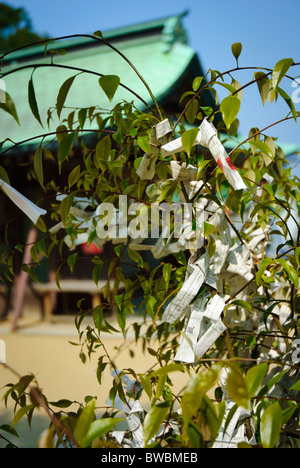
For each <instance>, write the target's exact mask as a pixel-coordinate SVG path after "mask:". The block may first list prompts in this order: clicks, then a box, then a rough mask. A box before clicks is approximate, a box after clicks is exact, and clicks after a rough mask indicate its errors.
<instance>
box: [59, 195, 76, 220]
mask: <svg viewBox="0 0 300 468" xmlns="http://www.w3.org/2000/svg"><path fill="white" fill-rule="evenodd" d="M74 197H75V193H71V194H70V195H68V196H67V197H65V198H64V199H63V200H62V202H61V204H60V215H61V220H62V223H63V225H64V226H67V224H68V215H69V211H70V208H71V206H72V204H73V200H74Z"/></svg>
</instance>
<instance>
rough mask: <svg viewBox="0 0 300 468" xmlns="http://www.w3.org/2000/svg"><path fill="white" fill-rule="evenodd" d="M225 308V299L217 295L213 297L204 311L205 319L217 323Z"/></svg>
mask: <svg viewBox="0 0 300 468" xmlns="http://www.w3.org/2000/svg"><path fill="white" fill-rule="evenodd" d="M224 307H225V301H224V299H223V298H222V297H221V296H219V295H218V294H216V295H215V296H213V297H212V298H211V299H210V301H209V303H208V304H207V307H206V309H205V311H204V317H205V318H206V319H207V320H211V321H212V322H217V321H218V320H219V318H220V317H221V314H222V312H223V310H224Z"/></svg>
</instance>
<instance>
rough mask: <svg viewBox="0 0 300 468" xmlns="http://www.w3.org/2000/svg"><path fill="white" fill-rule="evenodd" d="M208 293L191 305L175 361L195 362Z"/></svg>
mask: <svg viewBox="0 0 300 468" xmlns="http://www.w3.org/2000/svg"><path fill="white" fill-rule="evenodd" d="M206 301H207V295H206V294H204V295H203V296H201V297H200V298H199V299H197V301H195V303H194V304H192V306H191V311H190V316H189V317H188V318H187V321H186V325H185V327H184V330H183V333H182V335H181V337H180V341H179V348H178V350H177V353H176V356H175V358H174V360H175V361H181V362H188V363H191V362H194V361H195V348H196V344H197V340H198V337H199V335H200V334H201V325H202V320H203V313H204V310H205V304H206Z"/></svg>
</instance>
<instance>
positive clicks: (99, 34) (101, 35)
mask: <svg viewBox="0 0 300 468" xmlns="http://www.w3.org/2000/svg"><path fill="white" fill-rule="evenodd" d="M93 35H94V36H97V37H101V38H103V34H102V32H101V31H100V30H99V29H98V31H95V32H94V34H93Z"/></svg>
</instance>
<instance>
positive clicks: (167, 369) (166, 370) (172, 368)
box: [151, 363, 184, 377]
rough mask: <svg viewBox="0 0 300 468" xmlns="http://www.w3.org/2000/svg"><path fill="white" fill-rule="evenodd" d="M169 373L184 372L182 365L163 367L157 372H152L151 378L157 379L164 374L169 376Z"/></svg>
mask: <svg viewBox="0 0 300 468" xmlns="http://www.w3.org/2000/svg"><path fill="white" fill-rule="evenodd" d="M170 372H184V366H183V365H182V364H176V363H174V364H168V365H166V366H164V367H161V368H160V369H158V370H157V371H154V372H153V374H151V377H157V376H160V375H164V374H169V373H170Z"/></svg>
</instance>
